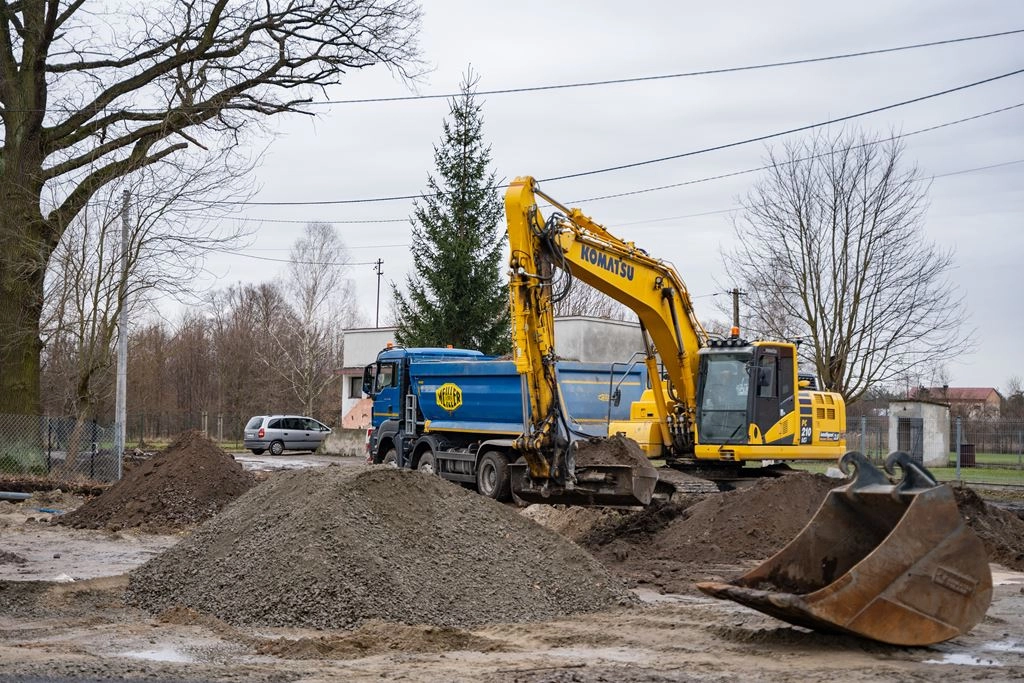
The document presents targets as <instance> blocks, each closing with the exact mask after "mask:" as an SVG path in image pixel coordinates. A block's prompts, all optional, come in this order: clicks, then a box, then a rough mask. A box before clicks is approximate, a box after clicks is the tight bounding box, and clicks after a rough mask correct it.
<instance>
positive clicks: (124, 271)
mask: <svg viewBox="0 0 1024 683" xmlns="http://www.w3.org/2000/svg"><path fill="white" fill-rule="evenodd" d="M130 198H131V195H130V194H129V192H128V190H125V191H124V194H123V195H122V199H123V202H122V205H121V282H120V283H119V286H118V288H117V298H118V301H117V303H118V306H120V312H119V313H118V317H117V387H116V389H115V396H114V456H115V457H116V458H117V479H118V481H120V479H121V477H122V475H123V474H124V470H123V467H124V441H125V431H126V429H125V420H126V417H127V403H128V401H127V399H128V301H127V299H128V204H129V201H130Z"/></svg>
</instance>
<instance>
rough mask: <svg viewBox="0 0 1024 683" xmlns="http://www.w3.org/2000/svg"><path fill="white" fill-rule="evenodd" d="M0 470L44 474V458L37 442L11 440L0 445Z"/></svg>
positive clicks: (45, 469)
mask: <svg viewBox="0 0 1024 683" xmlns="http://www.w3.org/2000/svg"><path fill="white" fill-rule="evenodd" d="M0 472H7V473H11V474H34V475H42V474H46V472H47V468H46V458H45V456H44V454H43V450H42V448H40V447H39V446H38V445H37V444H28V443H18V442H12V443H9V444H4V445H2V446H0Z"/></svg>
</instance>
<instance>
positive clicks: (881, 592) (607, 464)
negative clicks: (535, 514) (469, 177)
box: [505, 176, 992, 645]
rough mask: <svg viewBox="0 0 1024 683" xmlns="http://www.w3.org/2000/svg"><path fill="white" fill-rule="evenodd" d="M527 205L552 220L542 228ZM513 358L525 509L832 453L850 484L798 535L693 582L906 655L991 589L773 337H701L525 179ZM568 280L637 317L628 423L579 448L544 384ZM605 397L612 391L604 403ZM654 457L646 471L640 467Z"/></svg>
mask: <svg viewBox="0 0 1024 683" xmlns="http://www.w3.org/2000/svg"><path fill="white" fill-rule="evenodd" d="M538 198H540V199H543V200H544V201H546V202H547V203H548V204H550V205H551V206H552V207H553V209H554V211H553V212H552V213H551V215H550V216H549V217H548V218H547V219H545V218H544V217H543V216H542V214H541V211H540V208H539V207H538ZM505 212H506V221H507V228H508V238H509V249H510V254H509V266H510V271H509V289H510V299H511V313H512V336H513V356H514V360H515V363H516V368H517V370H518V372H519V374H520V379H521V382H522V385H523V390H522V396H523V403H524V405H523V426H524V429H523V433H522V434H521V435H520V436H519V437H518V438H517V439H516V440H515V442H514V444H513V446H514V448H515V450H516V451H517V452H518V453H519V454H520V455H521V456H522V457H521V458H520V459H519V460H518V461H517V462H515V463H513V464H512V466H511V472H512V490H513V492H514V493H515V494H516V495H517V496H518V497H519V498H520V499H522V500H524V501H526V502H538V503H546V504H559V503H561V504H575V505H613V506H643V505H648V504H650V502H651V501H652V499H654V498H656V497H658V496H657V492H658V491H659V490H661V491H662V492H665V491H666V490H668V491H671V489H672V488H673V486H674V485H675V483H676V482H677V481H678V475H675V474H674V473H675V472H679V471H682V472H689V473H692V474H696V475H698V476H700V477H704V478H710V479H712V480H717V481H729V480H735V479H741V478H744V477H745V473H746V472H747V471H748V470H749V469H750V468H744V464H745V463H748V462H750V461H763V460H773V461H792V460H801V459H813V460H821V459H835V460H837V461H838V462H839V465H840V468H841V469H842V470H843V472H845V473H848V474H850V475H851V481H850V483H848V484H847V485H846V486H843V487H839V488H837V489H835V490H833V491H832V492H831V493H830V494H829V495H828V496H827V498H826V500H825V502H824V503H823V504H822V507H821V509H820V510H819V512H818V513H817V514H816V515H815V517H814V519H812V521H811V522H810V523H809V524H808V526H807V528H805V529H804V531H803V532H802V533H801V534H800V535H799V536H798V537H797V538H796V539H794V541H793V542H792V543H790V544H789V545H788V546H787V547H786V548H784V549H783V550H782V551H780V552H779V553H778V554H777V555H776V556H775V557H773V558H771V559H769V560H768V561H767V562H765V563H764V564H763V565H761V566H760V567H758V568H757V569H755V570H753V571H752V572H749V573H748V574H746V575H744V576H743V577H741V578H740V579H737V580H736V581H734V582H732V583H730V584H718V583H708V584H701V585H700V586H699V587H700V588H701V590H703V591H705V592H706V593H708V594H710V595H714V596H715V597H720V598H725V599H730V600H734V601H737V602H741V603H743V604H746V605H748V606H751V607H754V608H755V609H759V610H761V611H763V612H766V613H769V614H772V615H774V616H777V617H779V618H782V619H786V620H788V621H790V622H792V623H795V624H799V625H802V626H809V627H813V628H818V629H823V630H832V631H841V632H849V633H854V634H857V635H861V636H864V637H868V638H873V639H875V640H880V641H883V642H888V643H894V644H902V645H920V644H928V643H934V642H939V641H940V640H945V639H948V638H951V637H953V636H955V635H957V634H959V633H962V632H965V631H966V630H969V629H970V628H971V627H972V626H973V625H974V624H975V623H977V622H978V621H980V619H981V618H982V617H983V616H984V614H985V610H986V609H987V607H988V604H989V602H990V600H991V591H992V582H991V575H990V573H989V569H988V562H987V557H986V555H985V551H984V548H983V547H982V545H981V542H980V541H979V540H978V538H977V537H976V536H975V535H974V533H973V532H972V531H971V530H970V528H969V527H967V526H966V524H965V523H964V521H963V519H962V518H961V517H960V515H959V513H958V511H957V507H956V503H955V501H954V499H953V494H952V491H951V490H950V489H949V488H948V487H946V486H939V485H938V484H937V483H936V481H935V480H934V478H933V477H932V476H931V475H930V473H928V472H927V470H925V469H924V467H923V466H921V465H920V464H918V463H916V462H913V461H912V460H911V459H910V458H909V457H908V456H906V454H902V453H895V454H893V455H892V456H890V459H889V460H888V461H887V462H886V465H885V470H886V472H887V473H888V474H889V475H893V476H895V474H896V471H897V470H896V468H899V472H900V473H901V474H902V478H901V479H900V480H899V481H898V482H896V483H893V482H892V481H890V480H889V478H888V477H887V476H886V475H885V474H883V473H882V472H881V471H880V470H878V469H877V468H876V467H875V466H874V465H873V464H872V463H871V462H869V461H868V460H867V458H865V457H864V456H862V455H861V454H859V453H846V442H845V438H844V430H845V423H846V408H845V404H844V402H843V399H842V397H841V396H840V395H838V394H835V393H831V392H826V391H816V390H813V389H812V388H811V387H810V385H809V382H808V381H807V380H801V379H800V373H799V371H798V368H797V349H796V346H795V345H794V344H793V343H790V342H787V341H747V340H744V339H742V338H740V336H739V333H738V330H735V329H734V330H733V331H732V333H731V334H730V335H729V336H727V337H725V338H718V339H716V338H712V337H711V335H709V334H708V333H707V332H706V331H705V329H704V328H703V327H702V326H701V324H700V322H699V321H698V320H697V317H696V315H695V313H694V310H693V304H692V302H691V299H690V295H689V293H688V291H687V289H686V287H685V285H684V284H683V281H682V279H681V278H680V277H679V275H678V273H677V272H676V270H675V269H674V268H673V267H672V266H671V265H670V264H668V263H667V262H665V261H662V260H660V259H657V258H654V257H652V256H650V255H649V254H648V253H647V252H645V251H644V250H642V249H640V248H639V247H637V246H636V245H635V244H634V243H633V242H626V241H623V240H621V239H619V238H618V237H616V236H614V235H613V234H611V233H610V232H609V231H608V230H607V229H606V228H605V227H604V226H602V225H600V224H598V223H596V222H595V221H593V220H592V219H591V218H589V217H588V216H586V215H584V214H583V213H582V212H581V211H580V210H579V209H569V208H567V207H565V206H563V205H562V204H560V203H559V202H558V201H556V200H555V199H553V198H552V197H550V196H549V195H547V194H545V193H543V192H542V191H541V190H540V189H539V188H538V186H537V183H536V181H535V180H534V179H533V178H531V177H528V176H527V177H519V178H516V179H515V180H514V181H512V183H510V184H509V187H508V189H507V191H506V194H505ZM572 278H576V279H579V280H580V281H582V282H584V283H586V284H588V285H590V286H591V287H594V288H595V289H597V290H599V291H601V292H603V293H604V294H606V295H607V296H609V297H611V298H612V299H614V300H615V301H618V302H620V303H622V304H623V305H625V306H626V307H627V308H629V309H630V310H632V311H633V312H634V313H635V314H636V315H637V317H638V319H639V321H640V329H641V336H642V339H643V344H644V348H645V353H644V362H645V364H646V367H647V377H648V384H649V386H648V388H647V390H646V391H645V392H644V394H643V395H642V397H641V398H640V400H638V401H636V402H634V403H633V404H632V405H631V406H630V418H629V420H625V421H619V422H615V421H612V422H610V423H609V426H608V436H607V437H605V438H597V439H595V438H593V437H590V436H587V435H585V434H581V433H578V432H577V431H575V430H574V429H573V427H572V425H573V421H572V416H571V415H568V414H567V412H566V410H565V407H564V401H563V400H562V397H561V395H560V391H559V385H558V382H557V380H556V375H555V363H556V360H557V358H558V356H557V354H556V351H555V337H554V305H555V303H557V301H558V300H559V298H560V297H561V296H564V295H565V293H566V291H567V287H568V285H569V282H571V279H572ZM609 400H610V401H615V400H616V392H615V391H612V392H611V393H610V394H609ZM655 464H658V465H660V466H659V467H655Z"/></svg>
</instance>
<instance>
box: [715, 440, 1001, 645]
mask: <svg viewBox="0 0 1024 683" xmlns="http://www.w3.org/2000/svg"><path fill="white" fill-rule="evenodd" d="M897 465H898V466H899V468H900V469H901V470H902V478H901V480H900V481H899V483H897V484H895V485H893V484H892V483H891V482H890V481H889V480H888V479H887V478H886V476H885V475H884V474H883V473H882V472H881V471H880V470H878V469H877V468H876V467H874V466H873V465H872V464H871V463H870V462H869V461H868V459H867V458H865V457H864V456H863V455H862V454H860V453H858V452H850V453H847V454H846V455H844V456H843V457H842V458H841V459H840V467H841V468H842V470H843V472H844V473H846V474H847V475H850V474H851V473H850V471H849V468H850V467H852V468H853V469H854V470H855V471H854V473H853V477H854V479H853V481H852V482H851V483H849V484H847V485H846V486H842V487H839V488H837V489H834V490H833V491H831V492H829V494H828V495H827V496H826V497H825V500H824V501H823V502H822V505H821V507H820V508H819V509H818V512H817V513H816V514H815V516H814V517H813V518H812V519H811V521H810V522H809V523H808V524H807V526H806V527H804V529H803V531H801V532H800V534H799V535H798V536H797V537H796V538H795V539H794V540H793V541H792V542H790V543H789V545H787V546H786V547H785V548H783V549H782V550H780V551H779V552H778V553H776V554H775V556H773V557H772V558H770V559H768V560H767V561H766V562H764V563H763V564H761V565H760V566H758V567H756V568H755V569H753V570H751V571H749V572H747V573H746V574H744V575H743V576H741V577H739V578H737V579H735V580H733V581H731V582H730V583H717V582H708V583H698V584H697V587H698V588H699V589H700V590H701V591H703V592H704V593H707V594H708V595H711V596H714V597H716V598H722V599H726V600H732V601H734V602H738V603H741V604H743V605H746V606H748V607H752V608H754V609H756V610H759V611H761V612H764V613H766V614H770V615H772V616H774V617H776V618H778V619H782V620H784V621H788V622H789V623H792V624H796V625H798V626H804V627H807V628H812V629H817V630H821V631H828V632H842V633H850V634H854V635H858V636H862V637H864V638H870V639H872V640H877V641H880V642H883V643H891V644H894V645H930V644H933V643H938V642H942V641H944V640H948V639H950V638H954V637H956V636H958V635H960V634H961V633H966V632H967V631H969V630H970V629H971V628H972V627H973V626H974V625H975V624H977V623H978V622H979V621H981V619H982V618H983V617H984V616H985V612H986V610H987V609H988V606H989V603H990V602H991V600H992V575H991V573H990V571H989V565H988V557H987V555H986V553H985V548H984V547H983V546H982V543H981V541H980V540H979V539H978V537H977V536H976V535H975V534H974V532H973V531H972V530H971V529H970V527H968V526H967V524H966V523H965V521H964V520H963V518H962V517H961V516H960V513H959V510H958V509H957V505H956V500H955V498H954V496H953V491H952V490H951V489H950V488H949V487H948V486H945V485H939V484H938V483H937V482H936V481H935V479H934V477H932V475H931V473H930V472H928V470H926V469H925V468H924V467H923V466H922V465H919V464H916V463H914V462H913V461H912V460H911V459H910V456H909V455H907V454H906V453H903V452H896V453H892V454H890V455H889V458H888V459H887V460H886V463H885V470H886V472H888V473H889V474H890V475H892V474H895V473H894V466H897Z"/></svg>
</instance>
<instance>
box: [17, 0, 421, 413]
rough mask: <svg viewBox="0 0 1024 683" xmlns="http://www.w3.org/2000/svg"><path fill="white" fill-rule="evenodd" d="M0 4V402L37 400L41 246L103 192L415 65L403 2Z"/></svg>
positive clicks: (30, 408)
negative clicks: (358, 72)
mask: <svg viewBox="0 0 1024 683" xmlns="http://www.w3.org/2000/svg"><path fill="white" fill-rule="evenodd" d="M97 9H98V8H96V7H95V5H92V4H89V3H86V2H85V0H63V1H62V0H49V1H48V2H43V1H42V0H31V1H28V0H26V1H16V2H10V1H0V121H2V124H3V125H2V127H0V135H2V140H0V143H2V144H0V206H2V207H3V211H2V212H0V341H2V345H0V412H29V413H35V412H37V411H38V409H39V396H40V394H39V368H40V364H39V352H40V349H41V342H40V339H39V321H40V317H41V311H42V306H43V286H44V275H45V272H46V267H47V263H48V261H49V258H50V254H51V253H52V251H53V250H54V248H56V246H57V244H58V243H59V242H60V240H61V237H62V235H63V234H64V232H65V230H66V229H67V227H68V226H69V225H70V224H71V221H72V220H73V219H74V217H75V216H77V215H78V213H79V212H80V211H81V210H82V209H83V208H84V207H85V206H86V204H87V203H88V202H89V201H90V199H91V198H92V197H93V196H94V195H95V194H96V192H97V191H99V190H100V189H101V188H103V187H105V186H106V185H108V184H109V183H110V182H112V181H114V180H116V179H117V178H120V177H123V176H125V175H128V174H131V173H133V172H135V171H138V170H139V169H142V168H146V167H150V166H154V165H158V164H160V163H162V162H164V161H168V160H171V159H173V158H180V156H181V154H182V153H183V151H184V150H185V149H186V148H187V147H190V146H191V147H193V148H195V149H196V151H197V152H199V153H202V151H203V150H209V149H218V148H230V147H233V146H235V145H237V143H238V142H239V140H241V139H242V136H243V135H245V134H246V131H247V130H248V129H250V128H251V127H252V125H253V124H256V123H257V122H258V121H260V120H261V119H263V117H265V116H270V115H276V114H281V113H286V112H303V111H306V110H305V108H304V107H303V105H304V104H306V103H308V102H309V101H310V96H311V95H312V93H314V92H317V91H321V92H322V90H323V88H324V87H325V86H328V85H332V84H335V83H338V82H339V81H340V79H341V76H342V74H343V73H346V72H347V71H349V70H351V69H360V68H364V67H368V66H372V65H375V64H384V65H386V66H388V67H389V68H393V69H395V70H396V71H397V72H398V73H399V74H400V75H402V76H403V77H409V76H415V74H414V73H412V72H411V70H412V69H414V68H418V61H417V59H418V50H417V47H416V44H415V38H416V33H417V30H418V25H419V10H418V8H417V6H416V5H415V4H414V3H413V1H412V0H349V1H347V2H342V1H341V0H265V1H264V2H251V1H250V0H169V1H167V2H159V3H135V4H131V3H121V2H118V3H112V4H109V5H106V6H104V7H103V11H97Z"/></svg>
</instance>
